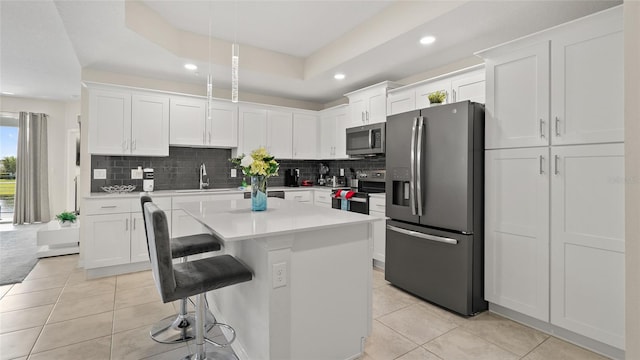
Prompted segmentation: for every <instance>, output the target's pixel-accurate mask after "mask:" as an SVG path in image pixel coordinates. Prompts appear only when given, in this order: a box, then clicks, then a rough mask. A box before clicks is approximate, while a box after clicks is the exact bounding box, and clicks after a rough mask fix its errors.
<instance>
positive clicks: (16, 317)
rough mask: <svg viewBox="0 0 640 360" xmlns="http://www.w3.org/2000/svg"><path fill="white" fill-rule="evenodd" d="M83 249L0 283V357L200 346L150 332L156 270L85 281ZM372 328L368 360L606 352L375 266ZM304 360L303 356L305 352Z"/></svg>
mask: <svg viewBox="0 0 640 360" xmlns="http://www.w3.org/2000/svg"><path fill="white" fill-rule="evenodd" d="M77 261H78V257H77V255H71V256H62V257H54V258H47V259H42V260H40V261H39V262H38V264H37V265H36V266H35V268H34V269H33V270H32V271H31V273H30V274H29V276H27V278H26V279H25V281H24V282H23V283H21V284H16V285H8V286H0V360H4V359H27V358H28V359H34V360H43V359H46V360H50V359H64V360H74V359H180V358H182V357H183V356H185V355H186V354H188V353H189V347H193V344H192V343H188V344H180V345H166V344H159V343H156V342H154V341H153V340H151V339H150V338H149V335H148V333H149V325H150V324H152V323H154V322H155V321H157V320H158V319H161V318H163V317H165V316H167V315H170V314H172V313H175V312H176V308H175V305H174V304H163V303H162V302H161V301H160V298H159V296H158V294H157V291H156V289H155V287H154V285H153V280H152V277H151V273H150V272H148V271H145V272H140V273H134V274H128V275H121V276H114V277H109V278H103V279H97V280H89V281H87V280H85V278H84V272H83V271H82V270H80V269H76V264H77ZM373 284H374V285H373V286H374V289H373V317H374V321H373V333H372V335H371V337H370V338H369V339H368V340H367V343H366V348H365V350H366V351H365V355H364V357H363V359H364V360H371V359H375V360H385V359H390V360H391V359H400V360H418V359H422V360H429V359H445V360H448V359H453V360H464V359H474V360H478V359H491V360H494V359H496V360H497V359H526V360H542V359H551V360H555V359H562V360H572V359H576V360H590V359H604V358H603V357H601V356H599V355H597V354H594V353H592V352H589V351H587V350H584V349H582V348H579V347H577V346H574V345H571V344H569V343H566V342H564V341H562V340H559V339H557V338H554V337H550V336H548V335H546V334H543V333H541V332H539V331H536V330H534V329H531V328H528V327H526V326H522V325H520V324H517V323H515V322H512V321H510V320H507V319H504V318H502V317H499V316H497V315H494V314H490V313H484V314H481V315H479V316H476V317H474V318H472V319H466V318H462V317H459V316H457V315H454V314H452V313H450V312H447V311H445V310H442V309H441V308H438V307H436V306H433V305H431V304H429V303H426V302H424V301H422V300H420V299H418V298H416V297H414V296H412V295H409V294H407V293H405V292H403V291H401V290H398V289H396V288H395V287H393V286H391V285H390V284H389V283H387V282H386V281H385V280H384V274H383V273H382V272H381V271H378V270H374V272H373ZM301 360H302V359H301Z"/></svg>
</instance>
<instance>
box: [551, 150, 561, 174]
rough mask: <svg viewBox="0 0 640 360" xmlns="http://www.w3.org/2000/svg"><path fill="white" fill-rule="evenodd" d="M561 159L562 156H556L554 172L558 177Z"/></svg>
mask: <svg viewBox="0 0 640 360" xmlns="http://www.w3.org/2000/svg"><path fill="white" fill-rule="evenodd" d="M559 158H560V156H558V155H556V156H555V158H554V159H553V163H554V164H553V165H554V170H553V173H554V174H556V175H558V159H559Z"/></svg>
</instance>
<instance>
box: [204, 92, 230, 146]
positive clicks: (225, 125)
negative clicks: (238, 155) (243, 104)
mask: <svg viewBox="0 0 640 360" xmlns="http://www.w3.org/2000/svg"><path fill="white" fill-rule="evenodd" d="M205 140H206V145H208V146H211V147H220V148H231V147H236V146H238V106H237V105H236V104H234V103H230V102H228V101H213V102H212V104H211V121H209V120H208V119H207V122H206V137H205Z"/></svg>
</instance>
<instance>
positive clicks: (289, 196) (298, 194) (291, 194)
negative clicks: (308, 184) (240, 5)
mask: <svg viewBox="0 0 640 360" xmlns="http://www.w3.org/2000/svg"><path fill="white" fill-rule="evenodd" d="M284 199H285V200H294V201H297V202H303V203H311V204H313V194H312V192H311V191H285V193H284Z"/></svg>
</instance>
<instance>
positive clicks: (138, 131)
mask: <svg viewBox="0 0 640 360" xmlns="http://www.w3.org/2000/svg"><path fill="white" fill-rule="evenodd" d="M131 155H147V156H169V98H168V97H166V96H156V95H137V94H134V95H133V96H132V97H131Z"/></svg>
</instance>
